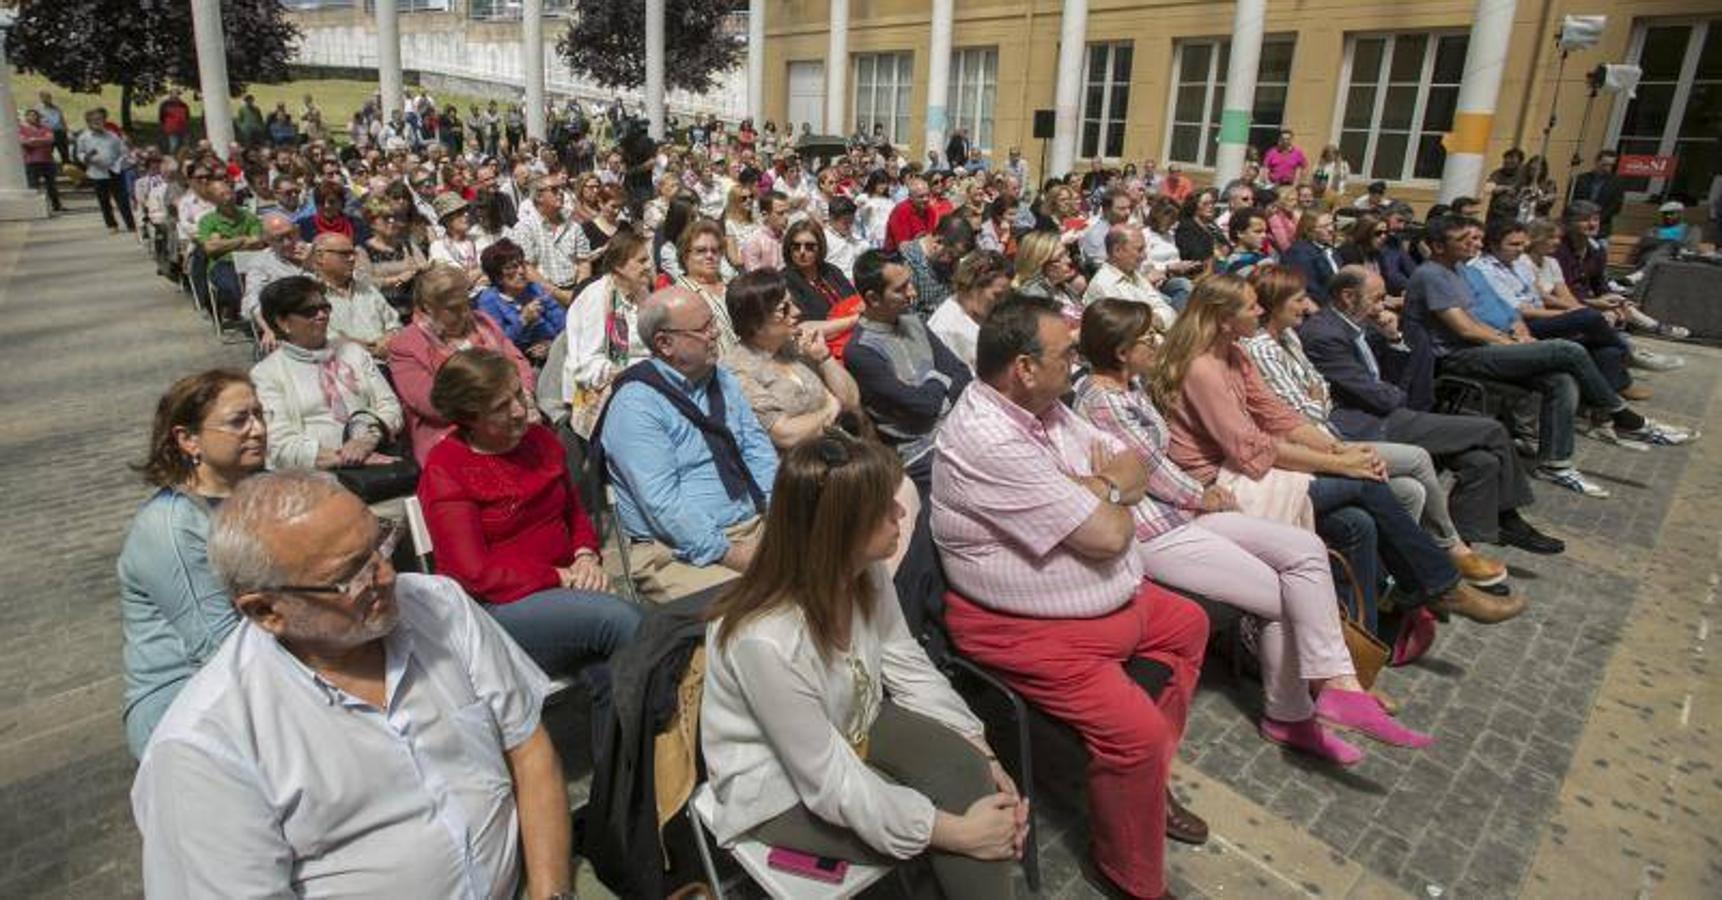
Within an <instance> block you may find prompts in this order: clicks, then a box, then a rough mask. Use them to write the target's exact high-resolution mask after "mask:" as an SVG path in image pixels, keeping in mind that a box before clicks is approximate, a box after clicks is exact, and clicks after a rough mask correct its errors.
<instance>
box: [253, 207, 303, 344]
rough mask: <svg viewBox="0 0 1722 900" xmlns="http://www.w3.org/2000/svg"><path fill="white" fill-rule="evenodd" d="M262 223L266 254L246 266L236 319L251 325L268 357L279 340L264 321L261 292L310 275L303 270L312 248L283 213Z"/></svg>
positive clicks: (264, 218)
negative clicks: (300, 276) (266, 288)
mask: <svg viewBox="0 0 1722 900" xmlns="http://www.w3.org/2000/svg"><path fill="white" fill-rule="evenodd" d="M262 222H263V242H264V245H265V246H267V247H268V248H269V252H267V253H259V254H256V255H255V256H253V257H251V258H250V259H248V260H246V262H245V266H244V273H243V274H244V275H245V296H244V297H243V298H241V299H240V301H239V315H240V317H241V318H243V319H245V320H246V321H248V322H251V323H253V327H254V329H255V331H256V334H257V346H258V347H260V348H262V350H263V352H264V353H268V352H270V351H272V350H274V349H275V346H276V344H277V343H278V342H279V340H278V336H277V335H276V334H275V331H274V329H271V328H270V327H269V325H268V323H267V322H265V321H263V310H262V303H261V301H260V298H261V297H262V296H263V289H264V288H265V287H268V286H269V285H270V284H272V283H274V282H277V281H280V280H281V279H283V278H291V277H293V276H295V275H309V274H311V273H310V271H309V270H308V269H306V268H305V264H306V263H307V262H309V261H310V258H311V246H310V245H309V244H306V243H304V242H302V241H300V240H299V229H298V228H296V227H295V226H294V225H293V222H292V220H291V219H289V218H287V216H286V215H284V214H282V213H279V212H271V213H264V214H263V216H262Z"/></svg>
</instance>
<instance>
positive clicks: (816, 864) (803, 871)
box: [765, 847, 849, 884]
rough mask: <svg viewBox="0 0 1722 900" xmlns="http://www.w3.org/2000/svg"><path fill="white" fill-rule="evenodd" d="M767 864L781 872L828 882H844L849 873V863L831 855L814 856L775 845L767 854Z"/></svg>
mask: <svg viewBox="0 0 1722 900" xmlns="http://www.w3.org/2000/svg"><path fill="white" fill-rule="evenodd" d="M765 864H766V865H768V866H770V867H772V868H773V869H777V870H778V871H780V872H788V873H789V874H791V875H800V876H801V877H802V878H811V879H813V880H814V881H823V882H826V883H827V884H842V883H843V876H845V875H847V874H849V863H847V862H845V861H844V860H841V859H832V858H831V857H829V856H814V855H813V854H811V853H803V852H801V851H800V850H791V849H789V848H788V847H773V848H771V852H770V853H768V854H766V856H765Z"/></svg>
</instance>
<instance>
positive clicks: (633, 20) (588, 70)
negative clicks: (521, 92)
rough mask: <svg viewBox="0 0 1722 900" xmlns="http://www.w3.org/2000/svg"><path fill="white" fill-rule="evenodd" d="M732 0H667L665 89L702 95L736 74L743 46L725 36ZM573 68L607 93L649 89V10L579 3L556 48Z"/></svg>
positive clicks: (594, 0)
mask: <svg viewBox="0 0 1722 900" xmlns="http://www.w3.org/2000/svg"><path fill="white" fill-rule="evenodd" d="M735 6H736V4H735V2H734V0H665V2H664V84H665V86H666V87H667V88H679V89H681V90H684V91H688V92H689V93H694V94H703V93H705V92H706V91H709V90H711V89H712V87H713V86H714V85H715V84H716V83H717V76H718V75H719V74H721V73H723V72H727V71H729V70H730V69H732V68H735V66H736V63H737V62H738V61H739V60H740V58H741V49H742V44H741V42H739V41H737V40H735V39H733V38H730V37H727V36H725V35H724V34H723V24H724V17H725V16H727V15H729V14H730V13H731V12H733V11H734V10H735ZM556 52H557V53H558V54H559V55H560V56H561V57H562V58H563V59H565V60H567V61H568V66H569V68H571V69H573V70H574V71H575V72H578V73H580V74H582V75H586V76H587V77H589V78H591V79H592V80H593V81H596V82H598V83H599V84H601V85H604V86H605V87H611V88H637V87H640V86H642V85H644V84H645V83H646V4H645V3H644V2H642V0H575V2H574V21H573V23H572V24H570V25H569V26H568V30H567V31H566V32H564V33H563V34H562V38H561V39H560V40H558V41H557V42H556Z"/></svg>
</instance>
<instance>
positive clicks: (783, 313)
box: [771, 299, 801, 321]
mask: <svg viewBox="0 0 1722 900" xmlns="http://www.w3.org/2000/svg"><path fill="white" fill-rule="evenodd" d="M799 312H801V310H800V308H799V307H797V306H796V305H795V301H794V300H787V299H786V300H784V301H783V302H782V303H779V304H777V308H776V309H774V310H772V311H771V314H772V316H774V317H775V318H777V319H778V320H780V321H787V320H789V319H791V318H794V317H795V314H796V313H799Z"/></svg>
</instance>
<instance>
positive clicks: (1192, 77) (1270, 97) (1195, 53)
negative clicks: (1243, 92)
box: [1165, 37, 1295, 166]
mask: <svg viewBox="0 0 1722 900" xmlns="http://www.w3.org/2000/svg"><path fill="white" fill-rule="evenodd" d="M1294 46H1295V41H1294V40H1293V39H1292V38H1289V37H1284V38H1267V39H1266V40H1263V41H1262V55H1261V61H1260V62H1259V63H1258V64H1257V66H1256V96H1255V102H1254V103H1253V104H1251V107H1250V137H1249V142H1250V144H1251V145H1252V146H1254V147H1256V148H1258V149H1261V150H1266V149H1267V148H1268V147H1270V146H1272V145H1273V144H1274V142H1276V141H1278V140H1279V132H1280V126H1281V125H1282V124H1284V122H1285V117H1286V87H1287V85H1289V84H1290V83H1291V66H1292V50H1293V48H1294ZM1231 59H1232V42H1231V41H1230V40H1226V39H1218V40H1197V41H1179V42H1178V46H1177V47H1176V49H1175V50H1174V51H1173V55H1172V71H1173V72H1174V73H1176V78H1175V81H1174V83H1173V85H1172V103H1171V106H1172V128H1171V131H1170V132H1169V133H1168V135H1167V138H1166V153H1165V155H1166V158H1167V159H1169V160H1177V161H1178V162H1181V163H1187V164H1189V165H1193V166H1212V165H1213V164H1214V155H1215V152H1216V150H1217V148H1218V147H1219V143H1220V109H1221V107H1223V106H1224V105H1225V99H1226V70H1227V69H1226V67H1227V66H1228V65H1230V63H1231Z"/></svg>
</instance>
